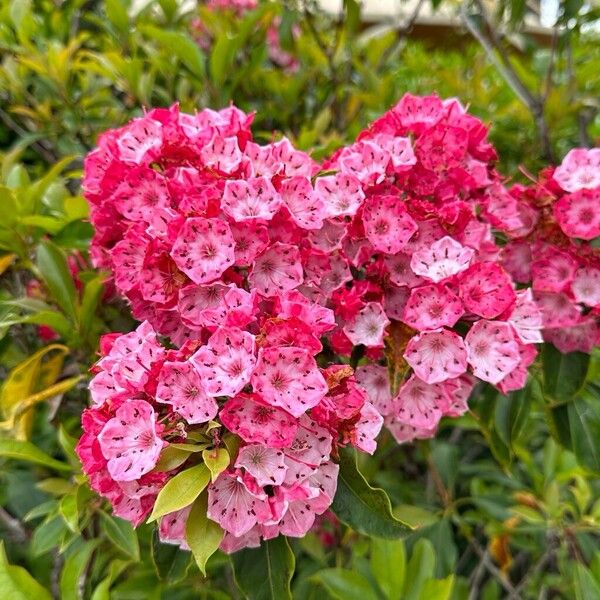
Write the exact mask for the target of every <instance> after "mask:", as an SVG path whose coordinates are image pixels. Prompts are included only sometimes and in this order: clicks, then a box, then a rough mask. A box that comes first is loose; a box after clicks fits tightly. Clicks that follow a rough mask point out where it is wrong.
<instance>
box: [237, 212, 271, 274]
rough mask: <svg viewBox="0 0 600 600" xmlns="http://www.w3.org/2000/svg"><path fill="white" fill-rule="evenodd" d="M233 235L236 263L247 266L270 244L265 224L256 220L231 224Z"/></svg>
mask: <svg viewBox="0 0 600 600" xmlns="http://www.w3.org/2000/svg"><path fill="white" fill-rule="evenodd" d="M229 227H230V229H231V235H232V236H233V239H234V240H235V248H234V255H235V264H236V265H237V266H247V265H251V264H252V263H253V262H254V259H255V258H256V257H257V256H258V255H259V254H260V253H261V252H264V250H266V248H267V246H268V245H269V233H268V231H267V228H266V227H265V225H263V224H261V223H258V222H256V221H249V222H243V223H231V224H230V226H229Z"/></svg>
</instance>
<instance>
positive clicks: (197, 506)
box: [185, 493, 224, 577]
mask: <svg viewBox="0 0 600 600" xmlns="http://www.w3.org/2000/svg"><path fill="white" fill-rule="evenodd" d="M207 508H208V494H206V493H204V494H201V495H200V497H199V498H198V499H197V500H196V502H194V506H192V510H191V511H190V515H189V517H188V520H187V522H186V524H185V539H186V541H187V544H188V546H189V547H190V549H191V550H192V554H193V555H194V558H195V559H196V564H197V565H198V568H199V569H200V572H201V573H202V574H203V575H204V576H205V577H206V562H207V561H208V559H209V558H210V557H211V556H212V555H213V554H214V553H215V552H216V551H217V550H218V548H219V544H220V543H221V540H222V539H223V535H224V532H223V530H222V529H221V527H220V526H219V525H218V523H215V522H214V521H212V520H211V519H209V518H208V517H207V516H206V511H207Z"/></svg>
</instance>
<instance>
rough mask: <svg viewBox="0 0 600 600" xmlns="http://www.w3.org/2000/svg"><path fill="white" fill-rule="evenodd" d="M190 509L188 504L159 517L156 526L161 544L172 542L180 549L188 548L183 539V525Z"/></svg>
mask: <svg viewBox="0 0 600 600" xmlns="http://www.w3.org/2000/svg"><path fill="white" fill-rule="evenodd" d="M191 510H192V507H191V505H190V506H186V507H185V508H182V509H181V510H177V511H175V512H172V513H168V514H166V515H165V516H164V517H161V519H160V523H159V526H158V537H159V538H160V541H161V542H162V543H163V544H174V545H175V546H179V547H180V548H181V549H182V550H189V549H190V548H189V546H188V544H187V542H186V539H185V537H186V535H185V525H186V523H187V520H188V517H189V516H190V511H191Z"/></svg>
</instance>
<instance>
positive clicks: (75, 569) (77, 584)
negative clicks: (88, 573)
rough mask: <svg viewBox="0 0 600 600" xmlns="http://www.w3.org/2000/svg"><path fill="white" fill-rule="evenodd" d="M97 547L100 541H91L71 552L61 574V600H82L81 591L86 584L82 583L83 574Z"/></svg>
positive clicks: (77, 546)
mask: <svg viewBox="0 0 600 600" xmlns="http://www.w3.org/2000/svg"><path fill="white" fill-rule="evenodd" d="M97 545H98V540H90V541H88V542H83V543H77V544H76V545H75V546H73V547H72V548H71V549H70V550H69V555H68V556H67V558H66V560H65V564H64V566H63V569H62V572H61V574H60V598H61V600H82V598H83V595H82V594H81V593H80V590H82V589H83V588H84V583H85V582H82V577H83V573H84V571H85V567H86V565H87V563H88V562H89V560H90V558H91V556H92V552H93V551H94V549H95V548H96V546H97Z"/></svg>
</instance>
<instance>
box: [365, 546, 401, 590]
mask: <svg viewBox="0 0 600 600" xmlns="http://www.w3.org/2000/svg"><path fill="white" fill-rule="evenodd" d="M371 571H373V575H374V576H375V579H376V580H377V583H378V584H379V587H380V588H381V591H382V592H383V594H384V596H385V597H386V598H400V597H401V595H402V588H403V586H404V577H405V574H406V550H405V549H404V542H402V540H382V539H378V538H373V539H372V540H371Z"/></svg>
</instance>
